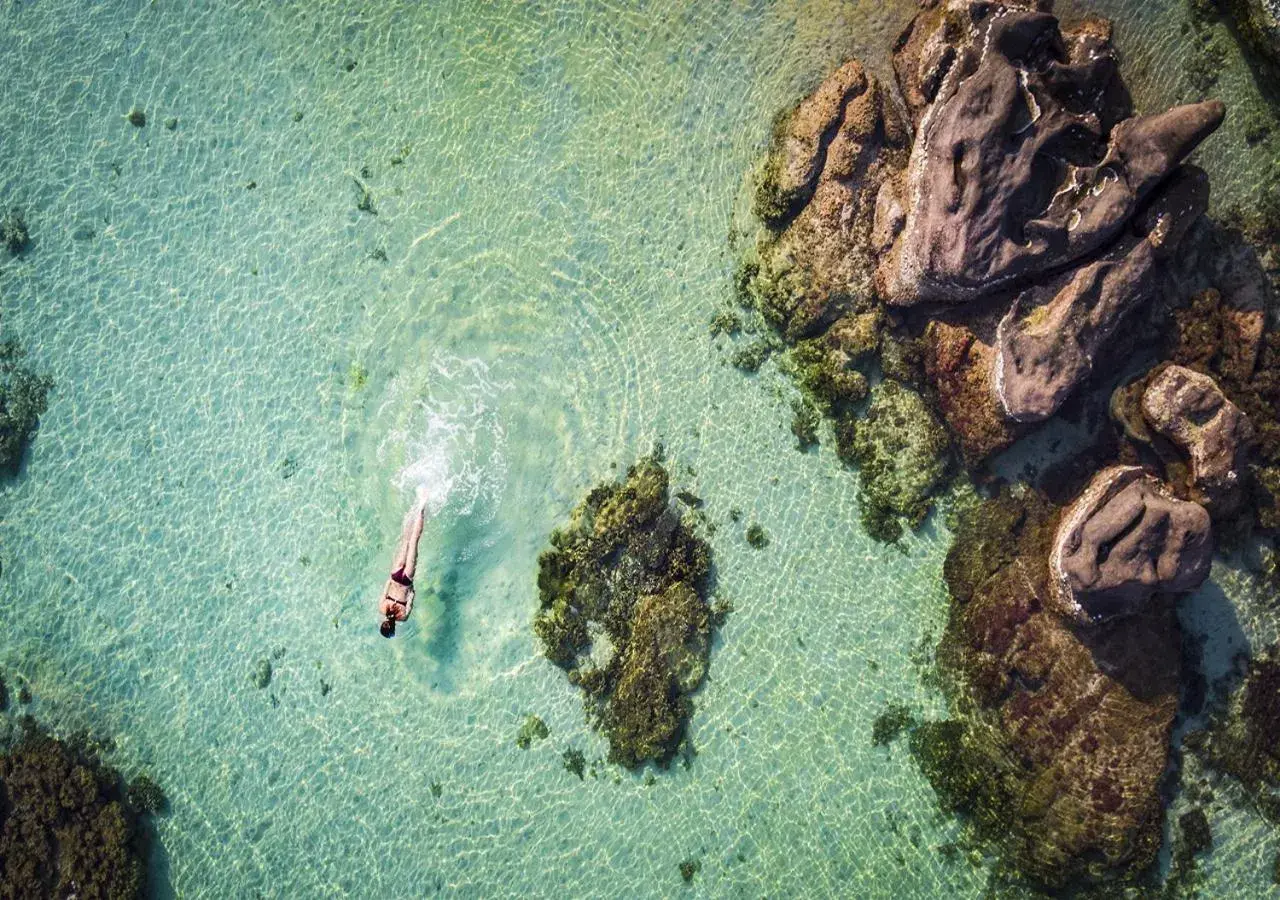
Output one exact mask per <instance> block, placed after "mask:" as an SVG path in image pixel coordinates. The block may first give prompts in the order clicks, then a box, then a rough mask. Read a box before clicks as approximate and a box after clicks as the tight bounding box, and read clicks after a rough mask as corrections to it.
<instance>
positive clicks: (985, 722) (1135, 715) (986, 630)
mask: <svg viewBox="0 0 1280 900" xmlns="http://www.w3.org/2000/svg"><path fill="white" fill-rule="evenodd" d="M1061 519H1062V511H1061V510H1060V509H1059V508H1058V507H1056V506H1055V505H1054V504H1052V503H1050V502H1049V501H1048V500H1047V499H1046V498H1044V497H1043V496H1041V495H1039V494H1037V493H1035V492H1033V491H1030V490H1024V491H1021V492H1018V493H1006V494H1003V495H1001V496H999V497H997V498H995V499H993V500H990V501H987V502H986V503H984V504H982V505H981V506H979V507H977V508H976V509H974V510H972V511H970V512H968V513H967V514H965V515H964V516H962V518H961V522H960V527H959V530H958V532H957V535H956V540H955V544H954V546H953V547H952V549H951V551H950V553H949V554H948V556H947V564H946V576H947V583H948V588H949V590H950V592H951V595H952V600H953V605H952V611H951V618H950V621H949V623H948V626H947V630H946V632H945V634H944V636H943V639H942V642H941V644H940V645H939V648H938V660H939V665H940V667H941V669H942V671H943V672H944V674H945V675H946V676H947V683H948V685H949V687H950V695H951V697H950V699H951V703H952V708H953V711H954V717H953V719H952V720H950V721H948V722H947V723H935V724H933V725H932V726H929V727H928V728H926V727H925V726H921V727H920V728H919V729H917V731H916V732H915V733H913V735H912V751H913V756H915V758H916V759H917V761H918V762H919V764H920V766H921V769H922V771H923V772H924V773H925V775H926V776H927V777H928V778H929V780H930V782H931V784H933V786H934V787H935V789H936V790H937V792H938V795H939V801H940V804H941V805H942V806H943V808H944V809H948V810H951V811H957V812H961V813H964V814H965V815H966V816H967V817H968V818H969V819H970V821H972V822H973V823H974V825H975V826H976V832H977V834H978V836H979V837H981V838H983V839H986V840H989V841H991V842H992V843H993V844H995V845H996V846H997V847H998V848H999V850H1000V851H1001V855H1002V858H1003V864H1004V866H1005V868H1006V869H1007V870H1009V872H1010V873H1012V874H1013V875H1015V876H1016V877H1018V878H1022V879H1026V880H1029V881H1031V882H1034V883H1036V884H1040V885H1045V886H1050V887H1058V886H1062V885H1065V884H1068V883H1070V882H1073V881H1077V880H1080V879H1084V880H1089V881H1093V880H1111V879H1124V878H1127V877H1130V876H1131V875H1132V874H1133V873H1135V872H1137V871H1140V870H1142V869H1144V868H1145V867H1146V866H1147V865H1148V864H1150V863H1151V862H1152V861H1153V860H1154V858H1155V854H1156V852H1157V850H1158V849H1159V847H1160V843H1161V837H1162V829H1161V821H1162V811H1163V803H1162V799H1161V796H1160V790H1159V788H1160V782H1161V779H1162V778H1163V776H1164V772H1165V768H1166V764H1167V762H1168V756H1169V738H1170V733H1171V730H1172V726H1173V717H1174V714H1175V712H1176V710H1177V704H1178V684H1179V681H1178V679H1179V674H1180V665H1181V638H1180V631H1179V628H1178V623H1177V618H1176V616H1175V613H1174V607H1173V604H1172V602H1170V601H1169V599H1168V598H1167V597H1160V598H1157V599H1155V600H1153V601H1150V602H1148V603H1146V604H1145V605H1143V606H1142V607H1141V608H1140V609H1138V610H1137V611H1136V612H1133V613H1132V614H1131V615H1128V616H1125V617H1122V618H1116V619H1113V620H1108V621H1105V622H1101V623H1098V624H1093V625H1087V626H1081V625H1080V624H1079V623H1077V622H1076V621H1075V620H1074V619H1072V618H1069V617H1064V616H1061V615H1059V614H1058V613H1057V612H1056V611H1055V609H1054V607H1053V600H1052V598H1053V585H1052V584H1051V578H1050V568H1049V565H1048V561H1049V557H1050V550H1051V547H1052V546H1053V543H1054V541H1055V539H1056V534H1057V532H1058V531H1059V522H1060V520H1061Z"/></svg>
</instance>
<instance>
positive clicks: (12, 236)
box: [0, 209, 31, 256]
mask: <svg viewBox="0 0 1280 900" xmlns="http://www.w3.org/2000/svg"><path fill="white" fill-rule="evenodd" d="M0 243H3V244H4V246H5V249H6V250H8V251H9V255H10V256H18V255H19V254H20V253H22V251H24V250H26V249H27V245H28V244H30V243H31V232H30V231H28V230H27V221H26V219H24V218H23V217H22V213H20V212H19V211H18V210H16V209H11V210H8V211H7V212H5V214H4V216H2V217H0Z"/></svg>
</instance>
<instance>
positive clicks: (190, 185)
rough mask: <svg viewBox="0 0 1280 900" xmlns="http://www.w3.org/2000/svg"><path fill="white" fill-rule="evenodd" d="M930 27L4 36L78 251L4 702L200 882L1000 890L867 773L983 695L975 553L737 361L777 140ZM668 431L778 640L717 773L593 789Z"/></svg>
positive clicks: (3, 529)
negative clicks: (400, 570) (568, 580)
mask: <svg viewBox="0 0 1280 900" xmlns="http://www.w3.org/2000/svg"><path fill="white" fill-rule="evenodd" d="M1131 5H1136V4H1131ZM911 8H912V4H909V3H905V2H902V3H888V4H886V3H873V2H857V3H838V2H812V3H804V2H788V3H777V4H767V3H743V2H723V3H696V4H687V3H683V2H670V3H652V4H627V5H622V4H569V3H562V4H535V3H528V4H519V5H516V4H510V5H507V4H503V5H501V6H499V5H497V4H493V5H490V4H483V3H471V4H467V3H441V4H436V3H433V4H424V5H422V6H418V5H414V4H408V3H391V2H385V3H376V4H374V3H355V2H352V3H338V2H324V3H318V2H317V3H303V2H298V3H290V4H277V3H267V2H263V3H248V2H240V3H204V4H194V3H193V4H178V3H173V2H166V0H159V2H153V3H113V4H85V3H83V2H81V0H48V2H34V3H25V2H24V3H17V2H13V3H6V4H5V5H4V6H3V7H0V72H5V73H6V78H7V85H6V89H5V91H4V92H3V94H2V95H0V112H2V113H3V115H2V118H0V121H2V122H3V124H2V125H0V204H16V205H19V206H22V207H23V208H24V209H25V210H26V213H27V218H28V220H29V221H30V223H31V226H32V232H33V243H32V246H31V249H30V252H29V253H28V254H27V255H26V256H24V257H22V258H19V259H16V260H9V259H8V258H7V257H4V258H0V314H2V315H3V322H4V325H5V327H6V329H8V330H9V331H11V332H12V333H14V334H16V335H18V336H19V337H20V338H21V339H22V340H23V341H24V342H25V343H26V344H27V345H28V346H29V347H30V350H31V357H32V360H33V361H34V363H35V364H36V366H37V368H39V369H41V370H43V371H47V372H48V373H50V374H51V375H52V376H53V377H54V379H55V381H56V385H57V386H56V392H55V394H54V395H53V397H52V403H51V407H50V410H49V413H48V414H47V415H46V416H45V418H44V420H43V424H42V428H41V431H40V434H39V436H38V438H37V440H36V441H35V443H34V445H33V448H32V452H31V454H30V456H29V460H28V464H27V467H26V471H25V473H24V474H23V476H22V478H21V479H19V480H17V481H15V482H10V483H7V484H5V485H4V486H3V487H2V488H0V490H3V495H2V496H0V557H2V561H3V576H2V578H0V634H3V638H2V639H0V672H2V673H3V674H4V675H5V676H6V677H8V678H9V680H10V681H11V683H22V682H24V681H25V682H26V683H29V685H30V687H31V690H32V693H33V694H34V696H35V702H34V704H33V705H32V707H31V711H32V712H33V714H34V715H35V716H36V717H37V718H38V719H40V720H42V721H44V722H47V723H49V724H50V725H52V726H53V727H55V728H56V729H57V730H59V731H61V732H64V733H65V732H70V731H72V730H74V729H78V728H86V729H88V730H90V731H91V732H92V733H94V734H96V735H99V736H102V737H108V738H111V739H113V740H114V742H115V749H114V751H113V753H112V755H111V761H112V762H113V763H114V764H116V765H119V766H120V767H121V768H123V769H124V770H125V771H127V772H134V771H139V770H145V771H148V772H149V773H151V774H152V775H153V776H154V777H155V778H156V780H157V781H159V782H160V783H162V784H163V785H164V786H165V788H166V790H167V792H168V793H169V795H170V798H171V803H172V812H171V814H170V815H169V816H168V817H166V818H163V819H161V820H160V821H159V824H158V830H159V838H160V843H161V844H162V847H163V850H162V859H160V860H159V861H158V864H157V870H156V872H155V881H156V886H157V889H158V890H159V891H160V892H161V894H162V895H163V894H164V893H166V892H168V891H170V890H171V891H172V892H173V893H174V894H176V895H180V896H229V897H230V896H235V897H250V896H256V895H261V896H268V897H322V896H386V897H392V896H419V895H424V894H430V893H432V892H435V891H447V892H451V893H456V894H458V895H460V896H475V897H494V896H504V895H527V896H557V897H563V896H666V895H685V894H688V895H690V896H696V895H716V896H744V897H757V896H766V895H768V896H798V895H808V896H816V895H845V896H858V897H890V896H893V897H908V896H909V897H926V896H977V895H978V894H980V893H981V890H982V886H983V884H984V882H985V878H986V873H985V871H984V870H983V869H982V868H981V867H974V866H971V865H970V864H969V863H968V862H967V861H965V860H963V859H962V860H960V861H957V862H948V861H946V859H945V858H944V857H943V856H942V855H940V854H939V853H938V852H937V848H938V847H939V846H940V845H941V844H943V843H945V842H947V841H949V840H951V839H952V838H954V837H955V835H956V827H955V825H954V823H952V822H950V821H949V820H947V819H944V818H942V817H940V816H939V815H938V814H937V812H936V809H935V806H934V801H933V796H932V793H931V791H930V789H929V788H928V786H927V784H925V783H924V781H923V780H922V778H921V777H920V776H919V775H918V773H917V772H916V771H915V769H914V767H913V766H912V765H911V763H910V761H909V760H908V759H907V757H906V752H905V746H904V745H903V744H901V743H899V744H898V745H895V746H894V747H893V748H892V749H890V750H886V749H884V748H873V747H872V746H871V742H870V733H871V722H872V719H873V718H874V716H875V715H876V714H877V713H878V712H879V711H880V710H881V709H882V708H883V706H884V705H885V703H887V702H889V701H902V702H907V703H909V704H910V705H912V706H913V707H914V708H915V709H916V710H917V712H924V713H933V712H937V711H939V709H940V705H941V700H940V698H939V697H938V696H937V695H936V693H934V692H932V691H930V690H928V689H926V688H925V687H924V686H922V684H921V682H920V678H919V675H920V669H919V667H918V666H917V665H916V664H915V663H914V662H913V658H914V657H913V649H914V648H916V647H917V645H919V644H920V643H921V640H922V639H925V640H926V642H927V640H928V637H929V636H936V635H937V634H938V632H939V630H940V627H941V622H942V620H943V617H944V615H945V594H944V591H943V589H942V587H941V585H940V582H939V571H940V565H941V558H942V555H943V553H944V552H945V548H946V543H947V537H946V535H945V533H943V531H942V530H941V528H940V526H939V527H938V528H937V529H936V530H935V528H934V526H929V527H928V528H926V530H925V531H924V532H923V533H922V534H921V535H919V536H918V537H917V538H914V539H910V540H908V541H906V542H905V552H899V551H898V550H894V549H884V548H882V547H879V546H877V545H875V544H873V543H871V542H870V541H869V540H868V539H867V538H866V537H865V536H864V535H863V534H862V533H861V531H860V529H859V527H858V526H857V510H856V491H855V484H854V479H853V478H852V476H851V475H850V474H849V473H848V472H847V471H845V470H844V469H843V468H842V467H841V466H840V465H839V464H838V462H837V461H836V460H835V458H834V455H833V454H832V453H831V451H830V450H829V449H828V448H827V447H826V446H824V447H823V449H822V450H821V452H819V453H817V454H810V455H802V454H800V453H797V452H796V451H795V449H794V439H793V438H792V436H791V434H790V433H789V430H788V423H789V421H790V412H789V400H790V394H789V391H790V390H791V389H790V388H789V387H788V386H787V383H786V381H785V380H784V379H783V378H781V377H780V376H779V375H778V374H777V373H776V372H775V371H774V370H773V367H772V364H770V365H767V366H766V367H765V369H764V370H762V372H761V374H760V375H759V376H758V377H756V378H753V379H744V378H743V376H741V375H740V374H739V373H738V372H736V371H735V370H733V369H732V368H731V367H730V366H728V365H727V364H726V362H725V360H726V357H727V355H728V354H727V352H726V351H725V349H724V347H723V345H721V346H717V345H716V343H715V342H713V341H712V340H710V339H709V338H708V336H707V322H708V320H709V318H710V316H711V315H712V313H713V312H714V311H715V309H716V306H717V304H718V303H720V302H722V301H723V300H724V299H725V298H726V297H727V295H728V292H729V290H730V284H729V282H730V279H729V276H730V272H731V270H732V259H731V255H730V252H729V244H728V234H729V230H730V226H731V208H732V205H733V203H734V199H735V197H738V196H739V195H740V191H741V186H742V181H743V177H744V173H745V172H746V171H747V169H748V168H749V166H750V164H751V162H752V160H753V159H754V158H755V156H756V155H757V154H758V153H759V151H760V149H761V147H762V145H763V141H764V140H765V138H766V136H767V133H768V129H769V120H770V117H771V116H772V114H773V112H774V111H775V110H776V109H778V108H779V107H781V106H782V105H784V104H785V103H786V102H788V101H789V100H790V99H792V98H794V97H795V96H797V95H798V94H799V93H800V92H802V91H803V90H804V89H806V88H807V87H810V86H811V85H812V84H813V83H814V82H815V80H816V79H817V78H818V77H820V76H821V74H823V73H824V72H825V71H826V70H828V69H829V68H830V66H831V65H833V64H834V63H835V62H836V61H838V60H839V59H841V58H843V57H844V56H846V55H848V54H851V53H853V54H858V55H861V56H863V57H864V58H866V59H867V60H868V61H870V62H871V63H872V64H873V65H874V66H876V67H878V68H884V66H885V59H886V48H887V47H888V46H889V44H890V42H891V41H892V38H893V37H894V35H896V33H897V31H898V29H899V28H900V27H901V25H902V24H903V23H904V22H905V21H906V19H907V17H908V16H909V15H910V13H911ZM135 106H136V107H137V108H139V109H141V110H144V111H145V113H146V116H147V123H146V125H145V127H142V128H136V127H134V126H132V125H131V124H130V123H129V122H128V121H127V120H126V119H125V114H126V113H128V112H129V110H130V109H131V108H133V107H135ZM171 119H176V122H169V121H168V120H171ZM170 125H172V126H173V127H170ZM366 190H367V195H366V193H365V191H366ZM362 201H363V202H362ZM360 205H364V206H366V207H371V210H365V211H362V210H361V209H359V208H358V207H359V206H360ZM375 213H376V214H375ZM656 441H662V442H664V443H665V445H666V448H667V453H668V459H669V460H670V462H671V464H672V467H673V470H674V471H675V472H676V474H677V480H678V482H679V484H680V486H681V487H687V488H688V489H690V490H692V491H694V492H695V493H698V494H699V495H701V496H702V497H704V498H705V499H706V501H707V507H706V510H707V513H708V515H709V517H710V518H711V520H712V521H713V522H715V523H716V524H717V525H718V529H717V531H716V533H715V535H714V537H713V538H712V544H713V546H714V549H715V553H716V561H717V565H718V569H719V573H720V583H719V587H720V590H721V592H722V594H723V595H724V596H726V597H728V598H730V599H731V600H732V601H733V603H734V604H735V606H736V611H735V612H734V613H733V614H732V616H731V617H730V619H729V622H728V624H727V625H726V626H725V628H724V629H723V630H722V632H721V640H720V641H719V643H718V646H717V647H716V649H715V652H714V654H713V657H712V667H711V677H710V680H709V682H708V684H707V685H706V687H705V688H704V689H703V690H702V691H701V693H700V694H699V695H698V697H697V711H696V714H695V715H694V718H693V720H692V723H691V736H692V741H693V743H694V745H695V746H696V748H697V751H698V755H697V757H696V759H694V760H693V761H692V764H691V765H690V766H689V767H687V768H686V767H684V766H681V765H679V764H677V765H675V766H673V767H672V769H671V770H670V771H667V772H661V771H659V772H657V773H656V775H655V777H653V778H648V777H647V776H646V773H645V772H640V773H635V774H632V773H628V772H625V771H622V770H618V769H616V768H614V767H609V766H607V765H605V764H603V763H600V764H597V765H594V766H591V767H590V769H589V772H588V774H587V777H586V778H585V779H584V780H579V779H578V778H577V777H576V776H574V775H572V774H571V773H569V772H567V771H566V770H565V769H564V767H563V765H562V760H561V753H562V752H563V751H564V750H565V749H566V748H577V749H580V750H582V751H583V752H584V753H585V754H586V757H587V760H588V761H589V762H590V761H592V760H596V759H598V758H600V757H602V756H603V755H604V753H605V745H604V742H603V741H602V740H601V739H600V738H599V737H597V736H596V735H595V734H593V733H592V732H591V731H590V730H589V729H588V728H587V727H586V724H585V722H584V720H583V715H582V711H581V707H580V705H579V700H578V696H577V694H576V692H575V691H574V690H573V689H572V688H571V687H570V686H569V685H568V684H567V683H566V681H565V679H564V677H563V674H562V673H561V672H559V671H558V670H557V669H555V668H554V667H553V666H551V665H550V664H549V663H547V662H546V661H545V660H543V659H542V658H541V657H540V656H539V655H538V653H537V652H536V649H535V647H534V644H533V640H532V634H531V631H530V627H529V626H530V620H531V617H532V614H533V611H534V609H535V608H536V604H537V598H536V586H535V582H534V573H535V571H536V557H537V553H538V552H539V550H540V549H541V548H542V547H543V545H544V543H545V540H546V537H547V534H548V533H549V531H550V530H551V529H552V528H553V527H554V526H555V525H556V524H557V523H558V522H560V521H561V520H563V518H564V517H565V516H566V515H567V513H568V511H569V510H570V509H571V508H572V507H573V505H574V504H575V503H577V502H578V500H579V499H580V497H581V495H582V493H583V492H584V491H585V490H586V489H587V488H588V487H589V486H590V485H591V484H593V483H595V482H596V481H598V480H600V479H602V478H605V477H609V476H610V475H612V474H613V473H614V469H613V468H612V466H613V465H614V464H616V465H617V466H618V467H619V469H621V468H623V467H625V466H626V465H627V464H628V463H629V462H630V461H632V460H633V459H634V458H635V457H636V456H638V455H639V454H641V453H643V452H645V451H647V450H648V449H649V448H650V446H651V445H652V444H653V443H654V442H656ZM419 485H424V486H427V487H428V488H429V489H431V490H432V491H433V492H434V497H433V509H434V510H435V511H436V515H435V517H434V518H433V519H432V521H431V523H430V524H429V526H428V529H427V533H426V537H425V539H424V542H423V568H424V574H422V575H420V577H419V579H418V581H419V585H420V596H419V602H418V611H417V612H416V613H415V616H414V619H413V620H412V621H411V622H410V623H409V625H408V627H406V628H404V629H402V636H401V637H399V638H398V639H397V640H395V641H391V642H388V641H384V640H382V639H381V638H380V637H379V636H378V635H377V629H376V624H377V623H376V616H375V613H374V602H375V600H376V597H377V594H378V590H379V589H380V587H381V584H382V579H383V578H384V577H385V570H386V566H387V563H388V561H389V558H390V554H391V552H392V549H393V546H394V542H395V540H396V536H397V534H398V531H399V526H400V516H401V514H402V512H403V510H404V507H405V504H406V503H407V502H408V500H409V498H410V497H411V495H412V492H413V490H414V489H415V488H416V487H417V486H419ZM735 508H736V509H740V510H741V511H742V513H743V517H742V522H740V523H738V524H734V523H733V522H731V521H730V516H729V513H730V510H731V509H735ZM754 521H758V522H760V523H761V524H763V526H764V527H765V528H766V530H767V531H768V533H769V535H770V537H771V543H770V544H769V546H768V547H767V548H766V549H764V550H759V551H756V550H752V549H750V548H749V547H748V546H747V545H746V543H745V541H744V540H743V537H742V533H743V528H744V527H745V525H746V524H747V523H749V522H754ZM263 659H268V660H270V662H271V666H272V678H271V681H270V684H269V685H268V686H267V687H265V688H262V689H259V688H257V687H255V685H254V683H253V675H254V673H255V671H256V670H257V668H258V666H259V665H260V661H261V660H263ZM529 713H536V714H538V715H539V716H541V717H542V718H543V719H544V720H545V721H546V722H547V724H548V725H549V726H550V728H551V736H550V737H549V738H548V739H547V740H545V741H542V742H540V743H536V744H535V745H534V746H533V747H532V748H531V749H529V750H527V751H521V750H519V749H517V747H516V746H515V743H514V739H515V736H516V733H517V731H518V729H519V727H520V724H521V723H522V722H523V720H524V718H525V716H526V715H527V714H529ZM12 720H13V718H12V712H11V715H10V717H9V719H7V720H6V721H8V722H12ZM6 727H7V726H6ZM1263 840H1264V839H1263V838H1258V840H1257V841H1256V842H1255V844H1257V843H1260V842H1262V841H1263ZM1266 840H1269V838H1267V839H1266ZM1268 858H1269V857H1268ZM685 860H697V861H699V862H700V863H701V870H700V871H699V873H698V874H697V875H696V876H695V877H694V879H693V881H692V883H691V884H690V885H688V886H686V885H685V883H684V882H683V881H682V879H681V875H680V871H679V864H680V863H681V862H682V861H685ZM1223 865H1224V866H1232V867H1235V870H1236V871H1239V870H1240V869H1241V867H1243V868H1245V869H1250V868H1252V867H1254V866H1256V865H1257V861H1256V860H1254V859H1252V858H1251V857H1250V858H1239V859H1236V858H1234V857H1233V858H1232V860H1229V861H1225V862H1224V863H1223Z"/></svg>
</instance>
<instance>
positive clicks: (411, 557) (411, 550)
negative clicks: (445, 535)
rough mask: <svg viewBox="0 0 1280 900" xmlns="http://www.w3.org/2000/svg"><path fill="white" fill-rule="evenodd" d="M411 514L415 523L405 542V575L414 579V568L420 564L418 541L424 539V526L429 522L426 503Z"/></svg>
mask: <svg viewBox="0 0 1280 900" xmlns="http://www.w3.org/2000/svg"><path fill="white" fill-rule="evenodd" d="M411 515H412V516H413V525H412V527H411V529H410V531H409V535H408V538H407V540H406V542H405V544H406V546H405V556H404V574H405V577H407V578H409V580H411V581H412V580H413V570H414V569H415V568H417V566H418V541H420V540H422V528H423V526H424V525H426V522H427V506H426V504H425V503H423V504H420V505H419V506H418V508H417V509H415V510H414V511H413V512H412V513H411Z"/></svg>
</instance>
